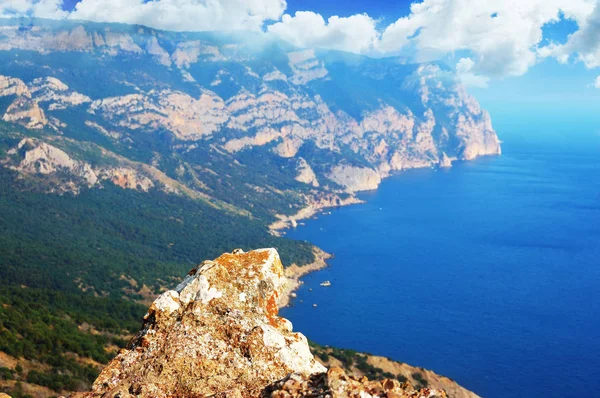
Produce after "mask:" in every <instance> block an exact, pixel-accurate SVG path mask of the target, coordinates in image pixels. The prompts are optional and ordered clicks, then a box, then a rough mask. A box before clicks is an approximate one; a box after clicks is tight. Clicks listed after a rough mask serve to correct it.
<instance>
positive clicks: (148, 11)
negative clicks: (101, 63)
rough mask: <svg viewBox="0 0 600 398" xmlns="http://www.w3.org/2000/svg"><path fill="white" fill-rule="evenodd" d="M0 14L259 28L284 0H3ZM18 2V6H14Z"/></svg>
mask: <svg viewBox="0 0 600 398" xmlns="http://www.w3.org/2000/svg"><path fill="white" fill-rule="evenodd" d="M0 3H2V4H0V15H5V16H10V13H11V9H12V14H13V15H14V14H15V13H17V14H20V15H31V16H35V17H40V18H55V19H59V18H65V17H68V18H72V19H82V20H88V21H95V22H122V23H130V24H140V25H146V26H149V27H152V28H157V29H166V30H175V31H186V30H188V31H204V30H260V29H262V27H263V25H264V23H265V22H266V21H269V20H279V19H280V18H281V15H282V14H283V12H284V11H285V9H286V7H287V4H286V2H285V0H154V1H145V0H83V1H81V2H80V3H78V4H77V6H76V8H75V10H74V11H73V12H71V13H66V12H64V11H62V9H61V4H62V0H9V1H8V3H6V2H4V3H3V2H2V1H1V0H0ZM15 5H16V7H15Z"/></svg>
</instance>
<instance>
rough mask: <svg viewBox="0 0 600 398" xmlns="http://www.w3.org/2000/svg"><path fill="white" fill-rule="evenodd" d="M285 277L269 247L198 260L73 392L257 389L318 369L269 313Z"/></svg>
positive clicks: (248, 393) (237, 392)
mask: <svg viewBox="0 0 600 398" xmlns="http://www.w3.org/2000/svg"><path fill="white" fill-rule="evenodd" d="M285 283H286V278H285V277H284V274H283V266H282V264H281V261H280V259H279V255H278V253H277V251H276V250H275V249H262V250H255V251H251V252H248V253H244V252H243V251H241V250H237V251H235V252H234V253H227V254H223V255H222V256H221V257H219V258H217V259H216V260H214V261H205V262H204V263H203V264H202V265H200V266H199V267H197V268H195V269H193V270H192V271H190V273H189V274H188V276H187V277H186V279H185V280H184V281H183V282H182V283H181V284H180V285H179V286H177V287H176V288H175V289H174V290H169V291H167V292H165V293H163V294H162V295H161V296H160V297H158V298H157V299H156V301H155V302H154V303H153V304H152V306H151V307H150V309H149V311H148V313H147V315H146V316H145V320H144V326H143V328H142V330H141V331H140V332H139V333H138V335H137V336H136V337H135V338H134V339H133V340H132V341H131V342H130V344H129V346H128V348H127V349H123V350H121V352H120V353H119V355H118V356H117V357H116V358H115V359H114V360H113V361H112V362H111V363H110V364H109V365H108V366H107V367H106V368H105V369H104V370H103V371H102V373H101V374H100V376H99V377H98V379H97V380H96V382H95V383H94V386H93V389H92V392H90V393H86V394H83V395H79V396H84V397H100V396H110V397H113V396H116V395H118V394H120V395H119V396H121V397H127V396H132V395H134V396H139V397H172V396H186V397H201V396H202V397H203V396H211V395H215V394H225V395H222V396H236V397H240V396H241V397H257V396H260V393H261V390H262V389H263V388H264V387H265V386H266V385H268V384H270V383H273V382H275V381H276V380H279V379H282V378H284V377H286V376H287V375H289V374H291V373H298V374H301V375H303V376H306V377H309V376H310V375H311V374H314V373H320V372H324V371H325V368H324V367H323V365H321V364H320V363H319V362H317V361H316V360H315V359H314V358H313V356H312V354H311V352H310V349H309V346H308V343H307V340H306V338H305V337H304V336H303V335H302V334H299V333H293V332H292V325H291V323H290V322H289V321H288V320H286V319H283V318H280V317H278V316H277V313H278V307H277V298H278V295H279V294H280V292H281V291H282V289H283V287H284V284H285ZM104 394H107V395H104Z"/></svg>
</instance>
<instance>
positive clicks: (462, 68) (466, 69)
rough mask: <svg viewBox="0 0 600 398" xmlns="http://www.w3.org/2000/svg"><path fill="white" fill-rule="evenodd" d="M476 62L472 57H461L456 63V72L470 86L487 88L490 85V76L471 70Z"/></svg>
mask: <svg viewBox="0 0 600 398" xmlns="http://www.w3.org/2000/svg"><path fill="white" fill-rule="evenodd" d="M474 65H475V62H473V60H472V59H471V58H461V59H460V61H458V63H457V64H456V74H457V75H458V77H459V78H460V80H461V81H462V82H463V84H464V85H466V86H468V87H480V88H485V87H487V86H488V83H489V81H490V78H489V77H487V76H482V75H476V74H475V73H473V72H472V71H471V70H472V69H473V66H474Z"/></svg>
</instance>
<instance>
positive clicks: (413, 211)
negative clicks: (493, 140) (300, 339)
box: [281, 138, 600, 398]
mask: <svg viewBox="0 0 600 398" xmlns="http://www.w3.org/2000/svg"><path fill="white" fill-rule="evenodd" d="M565 142H566V141H565ZM598 148H599V146H598V145H597V144H596V143H595V144H594V145H573V146H572V147H568V146H567V145H563V144H557V143H554V144H553V143H548V144H547V145H545V144H540V143H538V142H535V143H532V142H526V141H522V140H519V139H518V138H515V139H513V140H512V141H510V142H506V143H505V145H504V155H503V156H501V157H485V158H480V159H477V160H475V161H472V162H464V163H456V164H455V166H454V167H453V168H452V169H450V170H440V171H436V170H431V169H425V170H414V171H409V172H404V173H401V174H399V175H396V176H393V177H391V178H389V179H386V180H385V181H384V182H383V183H382V185H381V187H380V189H378V190H377V191H376V192H370V193H366V194H363V195H361V198H362V199H364V200H365V201H366V202H367V203H366V204H362V205H355V206H350V207H345V208H341V209H335V210H331V214H324V215H320V216H319V217H318V218H317V219H312V220H307V221H306V225H305V226H300V227H298V228H297V229H295V230H291V231H289V233H288V236H289V237H292V238H295V239H302V240H308V241H310V242H312V243H314V244H316V245H318V246H319V247H321V248H323V249H324V250H326V251H328V252H330V253H334V254H335V258H334V259H333V260H331V261H330V265H331V266H330V267H328V268H327V269H325V270H323V271H320V272H317V273H313V274H311V275H309V276H307V277H306V278H305V279H304V281H305V284H304V285H303V286H302V287H301V288H300V290H299V291H298V297H297V298H296V299H295V300H294V301H293V305H292V307H290V308H286V309H283V310H282V311H281V314H282V315H283V316H285V317H287V318H289V319H290V320H291V321H292V322H293V324H294V329H295V330H298V331H301V332H302V333H304V334H305V335H306V336H308V337H309V338H310V339H311V340H314V341H316V342H318V343H320V344H325V345H331V346H336V347H342V348H352V349H355V350H359V351H365V352H370V353H373V354H378V355H383V356H387V357H390V358H392V359H396V360H399V361H403V362H406V363H409V364H411V365H415V366H422V367H425V368H428V369H432V370H434V371H436V372H437V373H440V374H443V375H445V376H448V377H451V378H452V379H454V380H456V381H457V382H459V384H461V385H463V386H465V387H466V388H468V389H471V390H472V391H474V392H476V393H478V394H480V395H482V396H483V397H490V398H501V397H506V396H511V397H545V398H549V397H560V398H564V397H579V396H581V397H583V396H585V397H593V396H600V151H599V150H598ZM325 280H330V281H331V283H332V286H331V287H321V286H319V283H320V282H323V281H325ZM313 304H317V307H313Z"/></svg>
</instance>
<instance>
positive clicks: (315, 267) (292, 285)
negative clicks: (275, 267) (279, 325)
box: [277, 246, 333, 308]
mask: <svg viewBox="0 0 600 398" xmlns="http://www.w3.org/2000/svg"><path fill="white" fill-rule="evenodd" d="M313 253H314V255H315V261H313V262H312V263H310V264H306V265H297V264H292V265H290V266H289V267H286V268H284V270H283V272H284V275H285V278H286V279H287V283H286V285H285V288H284V289H283V291H282V292H281V296H280V297H279V300H278V301H277V305H278V307H279V308H284V307H287V306H289V305H290V301H291V299H292V298H293V297H294V296H293V294H294V292H295V291H296V290H297V289H298V288H299V287H300V286H302V284H303V282H302V280H301V278H302V277H303V276H305V275H307V274H310V273H311V272H316V271H319V270H322V269H323V268H326V267H328V266H329V264H327V260H329V259H331V258H333V254H330V253H327V252H326V251H324V250H323V249H321V248H319V247H317V246H314V247H313Z"/></svg>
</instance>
